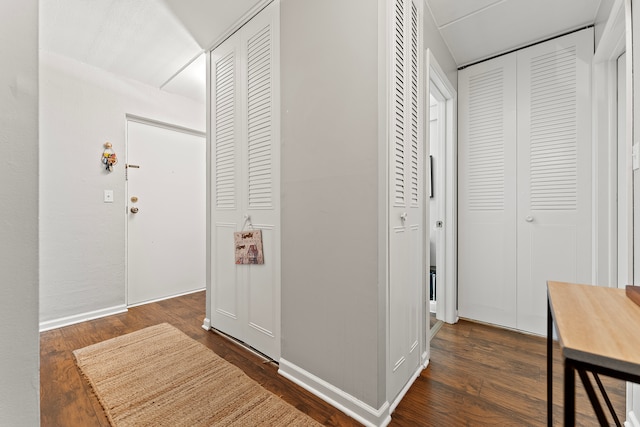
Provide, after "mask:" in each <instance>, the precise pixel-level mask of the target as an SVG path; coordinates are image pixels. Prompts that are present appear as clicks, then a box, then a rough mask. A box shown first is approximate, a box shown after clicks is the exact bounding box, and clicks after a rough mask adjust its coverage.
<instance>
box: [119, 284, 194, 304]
mask: <svg viewBox="0 0 640 427" xmlns="http://www.w3.org/2000/svg"><path fill="white" fill-rule="evenodd" d="M204 290H205V288H197V289H192V290H190V291H186V292H180V293H177V294H171V295H167V296H164V297H160V298H154V299H150V300H148V301H142V302H137V303H134V304H129V305H128V307H137V306H139V305H145V304H151V303H154V302H158V301H164V300H167V299H171V298H177V297H182V296H185V295H189V294H195V293H196V292H202V291H204Z"/></svg>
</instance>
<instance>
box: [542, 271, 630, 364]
mask: <svg viewBox="0 0 640 427" xmlns="http://www.w3.org/2000/svg"><path fill="white" fill-rule="evenodd" d="M547 289H548V295H549V302H550V306H551V311H552V315H553V319H554V321H555V325H556V331H557V333H558V338H559V340H560V346H561V348H562V352H563V355H564V356H565V357H566V358H569V359H572V360H577V361H581V362H587V363H591V364H593V365H597V366H603V367H606V368H610V369H615V370H617V371H620V372H624V373H629V374H634V375H640V306H638V305H636V304H635V303H634V302H633V301H632V300H631V299H629V298H627V296H626V295H625V290H624V289H617V288H604V287H599V286H590V285H577V284H573V283H562V282H548V283H547Z"/></svg>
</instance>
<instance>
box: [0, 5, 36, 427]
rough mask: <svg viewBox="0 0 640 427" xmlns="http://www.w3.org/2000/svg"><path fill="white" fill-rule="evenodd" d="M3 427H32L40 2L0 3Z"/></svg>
mask: <svg viewBox="0 0 640 427" xmlns="http://www.w3.org/2000/svg"><path fill="white" fill-rule="evenodd" d="M0 58H2V59H1V62H0V324H1V325H2V328H0V343H1V344H0V379H1V380H0V426H37V425H39V424H40V421H39V420H40V410H39V398H38V390H39V383H40V381H39V376H38V366H39V359H40V357H39V350H38V348H39V344H38V343H39V335H38V2H37V1H36V0H3V1H2V2H0Z"/></svg>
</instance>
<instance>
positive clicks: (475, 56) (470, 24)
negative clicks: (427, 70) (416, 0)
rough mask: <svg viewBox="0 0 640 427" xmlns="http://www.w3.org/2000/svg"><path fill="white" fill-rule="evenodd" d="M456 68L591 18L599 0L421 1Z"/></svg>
mask: <svg viewBox="0 0 640 427" xmlns="http://www.w3.org/2000/svg"><path fill="white" fill-rule="evenodd" d="M426 1H427V4H428V6H429V9H430V10H431V13H432V15H433V18H434V20H435V22H436V25H437V26H438V29H439V30H440V34H441V35H442V37H443V38H444V40H445V43H447V45H448V47H449V50H450V51H451V53H452V54H453V57H454V59H455V61H456V63H457V64H458V66H463V65H468V64H470V63H473V62H477V61H479V60H482V59H486V58H489V57H492V56H495V55H497V54H499V53H504V52H508V51H511V50H513V49H517V48H519V47H523V46H527V45H529V44H531V43H534V42H537V41H541V40H545V39H548V38H551V37H553V36H557V35H560V34H564V33H566V32H568V31H571V30H574V29H578V28H582V27H584V26H586V25H591V24H593V23H594V22H595V19H596V16H597V13H598V8H599V7H600V3H601V1H600V0H561V1H558V0H535V1H532V0H453V1H452V0H426Z"/></svg>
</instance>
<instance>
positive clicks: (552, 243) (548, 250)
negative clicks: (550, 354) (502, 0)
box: [517, 30, 593, 335]
mask: <svg viewBox="0 0 640 427" xmlns="http://www.w3.org/2000/svg"><path fill="white" fill-rule="evenodd" d="M517 56H518V106H517V109H518V175H517V181H518V218H517V225H518V226H517V233H518V246H517V253H518V264H517V265H518V280H517V283H518V298H517V301H518V304H517V313H518V320H517V328H518V329H520V330H524V331H529V332H533V333H537V334H540V335H543V334H544V333H545V331H546V323H547V314H546V311H547V310H546V304H547V298H546V294H547V293H546V283H547V280H556V281H567V282H574V283H575V282H578V283H590V278H591V255H592V254H591V248H592V241H591V212H592V208H591V63H592V57H593V32H592V30H584V31H580V32H577V33H573V34H571V35H569V36H565V37H561V38H558V39H554V40H551V41H548V42H545V43H542V44H539V45H536V46H534V47H531V48H528V49H524V50H521V51H519V52H518V55H517Z"/></svg>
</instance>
